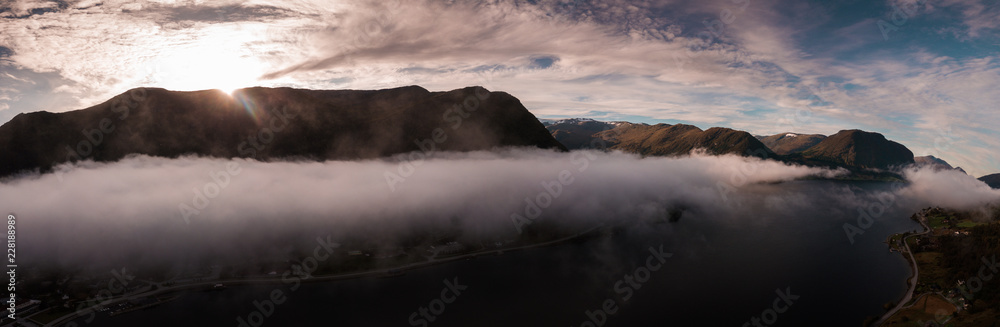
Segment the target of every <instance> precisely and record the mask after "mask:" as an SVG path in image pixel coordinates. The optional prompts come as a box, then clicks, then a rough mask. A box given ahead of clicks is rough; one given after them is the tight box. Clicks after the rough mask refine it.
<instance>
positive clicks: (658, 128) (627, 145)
mask: <svg viewBox="0 0 1000 327" xmlns="http://www.w3.org/2000/svg"><path fill="white" fill-rule="evenodd" d="M546 128H547V129H548V130H549V132H550V133H552V135H553V136H554V137H555V138H556V139H557V140H559V141H560V142H563V144H565V145H566V147H567V148H569V149H580V148H594V147H604V146H606V148H607V149H609V150H621V151H625V152H630V153H637V154H641V155H646V156H674V155H685V154H689V153H691V151H692V150H694V149H705V150H706V151H707V152H708V153H709V154H715V155H718V154H738V155H758V156H763V155H767V156H772V155H773V153H772V152H771V151H770V150H768V149H767V147H766V146H764V144H763V143H761V142H760V141H758V140H757V139H756V138H754V137H753V135H750V133H747V132H743V131H737V130H733V129H729V128H720V127H714V128H709V129H708V130H704V131H703V130H701V129H700V128H698V127H695V126H691V125H684V124H676V125H669V124H656V125H647V124H633V123H624V122H615V123H607V122H598V121H593V120H588V119H568V120H562V121H557V122H553V123H552V124H550V125H549V126H547V127H546ZM602 145H603V146H602Z"/></svg>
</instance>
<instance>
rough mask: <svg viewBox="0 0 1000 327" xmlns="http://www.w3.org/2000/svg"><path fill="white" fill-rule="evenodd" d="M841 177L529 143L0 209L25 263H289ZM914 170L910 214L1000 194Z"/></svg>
mask: <svg viewBox="0 0 1000 327" xmlns="http://www.w3.org/2000/svg"><path fill="white" fill-rule="evenodd" d="M411 157H414V158H418V157H419V156H411ZM840 173H841V172H836V171H830V170H825V169H819V168H810V167H802V166H789V165H785V164H782V163H779V162H775V161H762V160H760V159H756V158H746V157H739V156H707V155H701V154H694V155H691V156H686V157H680V158H662V157H650V158H640V157H637V156H635V155H629V154H623V153H604V152H597V151H574V152H570V153H557V152H552V151H546V150H527V149H505V150H499V151H495V152H470V153H437V154H436V155H435V156H434V158H430V159H427V160H417V161H398V160H389V159H386V160H376V161H332V162H323V163H318V162H267V163H265V162H258V161H252V160H243V159H233V160H224V159H214V158H196V157H185V158H179V159H165V158H155V157H145V156H138V157H130V158H127V159H125V160H122V161H119V162H114V163H93V162H84V163H77V164H74V165H64V166H60V167H58V168H57V171H56V173H52V174H44V175H33V176H26V177H22V178H19V179H16V180H8V181H6V182H5V183H3V184H0V208H2V209H3V210H7V211H8V212H11V213H13V214H14V215H16V216H17V221H18V240H19V243H18V244H19V250H20V251H22V252H19V254H21V253H23V258H24V259H22V262H23V263H25V264H37V265H54V266H60V267H81V266H86V265H92V264H95V263H99V262H103V263H112V264H114V263H118V264H121V263H129V264H134V265H156V264H169V263H190V264H195V263H202V262H206V261H219V260H230V261H231V262H248V260H250V261H254V260H258V261H267V260H279V261H281V260H287V258H288V257H289V256H292V255H295V254H298V253H301V251H300V249H311V248H312V247H313V246H315V244H316V243H315V240H316V238H317V237H322V238H327V237H329V238H330V239H332V240H334V241H344V242H352V241H353V242H364V243H366V244H379V245H386V244H390V245H401V244H400V243H401V242H405V241H404V240H405V239H407V238H408V237H413V236H415V235H425V234H430V235H438V234H440V235H445V234H447V235H450V236H448V237H450V238H453V239H457V240H461V241H468V242H478V241H483V240H487V241H488V240H504V239H517V238H518V237H520V236H522V235H525V234H526V233H530V232H532V231H533V230H538V229H540V228H542V226H546V228H556V229H559V230H566V231H581V230H585V229H588V228H591V227H593V226H596V225H598V224H626V225H627V224H630V223H632V222H634V221H643V220H657V221H665V220H666V219H667V217H669V216H670V213H671V212H678V211H683V212H684V215H683V217H684V218H683V219H701V218H713V219H743V218H741V217H748V216H751V215H752V214H753V213H755V212H756V213H759V212H762V210H796V208H802V207H810V206H831V207H836V208H839V209H836V210H843V211H844V213H845V214H854V213H853V211H854V206H863V205H864V204H865V203H869V202H871V201H872V200H871V197H872V196H873V195H870V194H855V193H854V192H852V191H851V190H850V188H849V187H834V189H832V190H830V192H836V193H838V194H840V197H841V198H842V200H841V203H836V204H833V203H820V201H818V200H816V199H812V198H810V197H809V196H807V195H804V194H802V193H796V192H780V191H775V192H774V193H773V194H763V193H762V191H761V190H762V188H761V187H764V188H768V189H772V190H773V189H780V188H781V185H770V183H777V182H784V181H791V180H795V179H799V178H803V177H809V176H820V177H834V176H836V175H838V174H840ZM906 175H907V177H908V178H909V179H910V180H911V181H912V183H911V184H909V185H906V186H904V187H902V188H901V189H897V190H895V191H894V192H895V193H896V194H894V196H897V197H899V198H900V199H902V201H899V203H900V204H903V205H907V206H912V207H914V208H915V209H916V208H918V207H919V206H924V205H928V204H929V205H941V206H954V207H958V208H971V207H973V206H975V205H981V204H982V203H985V202H988V201H995V200H997V199H1000V193H998V192H997V191H994V190H990V189H988V187H987V188H985V189H984V188H983V187H980V186H979V185H978V184H975V183H973V182H971V181H969V180H968V179H965V178H960V177H959V176H952V175H951V173H950V172H934V171H931V170H910V171H907V172H906ZM974 180H975V179H972V181H974ZM980 184H982V183H980ZM765 218H766V217H765ZM452 236H454V237H452ZM20 258H22V256H21V255H19V259H20Z"/></svg>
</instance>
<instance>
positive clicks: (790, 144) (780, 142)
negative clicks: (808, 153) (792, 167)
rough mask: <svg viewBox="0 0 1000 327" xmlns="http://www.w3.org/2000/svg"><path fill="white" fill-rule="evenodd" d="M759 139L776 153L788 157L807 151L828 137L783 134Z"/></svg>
mask: <svg viewBox="0 0 1000 327" xmlns="http://www.w3.org/2000/svg"><path fill="white" fill-rule="evenodd" d="M757 138H758V139H760V141H761V143H764V145H766V146H767V147H768V148H769V149H771V151H774V153H777V154H780V155H786V154H792V153H799V152H802V151H805V150H806V149H809V148H811V147H813V146H814V145H816V144H819V142H822V141H823V140H824V139H826V135H820V134H796V133H781V134H775V135H771V136H758V137H757Z"/></svg>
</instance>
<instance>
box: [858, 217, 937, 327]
mask: <svg viewBox="0 0 1000 327" xmlns="http://www.w3.org/2000/svg"><path fill="white" fill-rule="evenodd" d="M916 214H917V215H920V216H919V217H918V218H917V222H918V223H920V226H923V227H924V231H923V232H920V233H914V234H910V235H906V236H902V237H901V238H900V241H901V242H902V243H903V245H904V248H905V249H906V253H905V254H904V253H903V252H902V251H900V254H902V255H903V258H905V259H906V261H907V262H908V263H909V264H910V271H911V274H910V277H908V278H907V279H906V283H907V290H906V295H904V296H903V298H902V299H900V300H899V302H898V303H896V306H895V307H893V308H892V309H890V310H889V311H887V312H886V313H885V314H883V315H882V316H881V317H879V319H878V320H876V321H875V322H874V323H872V324H871V325H869V326H872V327H879V326H882V324H884V323H885V322H886V321H888V320H889V319H890V318H892V316H894V315H896V313H898V312H899V311H900V310H902V309H903V308H904V306H905V307H909V306H906V304H907V303H910V300H912V299H913V292H914V291H916V289H917V281H918V280H919V278H920V268H919V266H918V265H917V259H916V258H915V257H914V256H913V250H911V249H910V243H909V242H907V239H909V238H911V237H914V236H920V235H925V234H928V233H931V232H932V231H933V229H931V228H930V226H927V224H925V223H924V221H923V219H920V218H922V217H923V211H920V212H917V213H916ZM906 233H907V232H903V233H896V234H892V235H889V238H888V239H887V242H886V243H890V244H889V248H890V250H891V249H892V244H891V240H892V239H893V238H894V237H895V236H896V235H905V234H906Z"/></svg>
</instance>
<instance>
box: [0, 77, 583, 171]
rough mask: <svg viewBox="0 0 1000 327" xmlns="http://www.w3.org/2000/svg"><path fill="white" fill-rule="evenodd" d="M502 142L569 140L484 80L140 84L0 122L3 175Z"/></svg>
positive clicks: (351, 155) (379, 153)
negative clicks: (184, 88)
mask: <svg viewBox="0 0 1000 327" xmlns="http://www.w3.org/2000/svg"><path fill="white" fill-rule="evenodd" d="M502 146H532V147H539V148H553V149H562V150H565V147H564V146H563V145H562V144H560V143H559V142H556V140H555V139H554V138H553V137H552V135H550V134H549V133H548V132H547V131H546V130H545V128H544V127H543V126H542V124H541V123H540V122H539V121H538V119H537V118H536V117H535V116H534V115H532V114H531V113H530V112H528V110H527V109H525V108H524V106H523V105H521V102H520V101H519V100H518V99H517V98H515V97H513V96H511V95H510V94H507V93H503V92H490V91H487V90H486V89H484V88H481V87H468V88H464V89H458V90H453V91H449V92H429V91H427V90H426V89H424V88H421V87H418V86H410V87H402V88H396V89H388V90H379V91H354V90H336V91H326V90H303V89H292V88H260V87H257V88H248V89H242V90H238V91H236V92H235V93H234V95H232V96H230V95H228V94H225V93H222V92H220V91H217V90H207V91H196V92H175V91H168V90H164V89H156V88H143V89H134V90H131V91H128V92H126V93H124V94H121V95H119V96H116V97H114V98H112V99H111V100H109V101H107V102H104V103H102V104H98V105H96V106H93V107H90V108H87V109H82V110H77V111H70V112H64V113H49V112H33V113H27V114H19V115H17V116H15V117H14V118H13V119H11V120H10V121H9V122H7V123H5V124H3V126H0V153H2V154H3V155H0V176H8V175H11V174H14V173H17V172H19V171H24V170H34V169H41V170H42V171H46V170H49V169H51V168H52V167H53V166H54V165H56V164H59V163H64V162H67V161H78V160H86V159H93V160H96V161H115V160H118V159H122V158H124V157H125V156H127V155H129V154H145V155H151V156H162V157H177V156H181V155H189V154H190V155H198V156H211V157H218V158H235V157H243V158H256V159H260V160H272V159H280V158H304V159H314V160H327V159H338V160H351V159H368V158H379V157H387V156H391V155H394V154H399V153H407V152H412V151H427V152H430V151H437V150H445V151H471V150H489V149H493V148H495V147H502Z"/></svg>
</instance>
